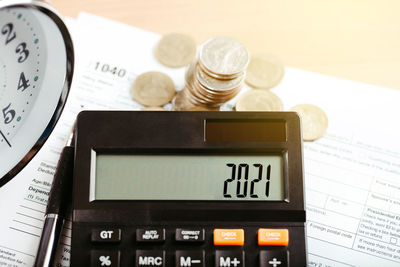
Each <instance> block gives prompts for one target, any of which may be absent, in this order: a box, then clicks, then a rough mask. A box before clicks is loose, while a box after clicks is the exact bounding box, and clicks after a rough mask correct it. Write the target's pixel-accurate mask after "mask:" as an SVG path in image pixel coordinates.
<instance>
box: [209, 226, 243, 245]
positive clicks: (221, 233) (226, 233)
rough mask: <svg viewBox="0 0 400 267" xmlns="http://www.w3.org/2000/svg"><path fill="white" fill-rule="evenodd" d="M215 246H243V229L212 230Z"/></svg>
mask: <svg viewBox="0 0 400 267" xmlns="http://www.w3.org/2000/svg"><path fill="white" fill-rule="evenodd" d="M214 245H215V246H243V245H244V230H243V229H214Z"/></svg>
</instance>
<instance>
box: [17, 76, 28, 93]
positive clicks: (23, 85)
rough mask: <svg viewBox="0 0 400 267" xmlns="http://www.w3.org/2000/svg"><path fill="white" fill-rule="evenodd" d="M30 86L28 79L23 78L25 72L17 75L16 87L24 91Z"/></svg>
mask: <svg viewBox="0 0 400 267" xmlns="http://www.w3.org/2000/svg"><path fill="white" fill-rule="evenodd" d="M29 86H30V84H29V80H27V79H26V78H25V74H24V73H23V72H21V75H19V82H18V89H17V90H19V89H22V92H23V91H25V89H26V88H28V87H29Z"/></svg>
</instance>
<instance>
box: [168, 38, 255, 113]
mask: <svg viewBox="0 0 400 267" xmlns="http://www.w3.org/2000/svg"><path fill="white" fill-rule="evenodd" d="M248 63H249V52H248V51H247V48H246V47H245V46H244V45H243V44H242V43H240V42H239V41H237V40H235V39H233V38H228V37H214V38H212V39H210V40H208V41H207V42H205V43H204V44H203V45H202V47H201V49H200V55H199V57H198V60H197V61H195V62H193V63H192V64H191V65H190V66H189V68H188V69H187V71H186V75H185V79H186V86H185V88H184V92H182V93H181V94H178V95H177V97H176V99H175V101H174V109H175V110H191V109H193V108H192V107H193V106H202V107H205V108H207V109H218V108H219V106H220V105H221V104H223V103H225V102H227V101H229V100H230V99H232V98H234V97H235V96H236V95H237V94H238V93H239V91H240V90H241V88H242V86H243V82H244V79H245V76H246V68H247V65H248Z"/></svg>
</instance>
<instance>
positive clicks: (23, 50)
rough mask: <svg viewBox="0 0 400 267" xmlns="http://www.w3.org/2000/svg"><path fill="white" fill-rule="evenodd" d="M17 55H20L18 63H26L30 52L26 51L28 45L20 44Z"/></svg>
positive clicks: (16, 51) (16, 50)
mask: <svg viewBox="0 0 400 267" xmlns="http://www.w3.org/2000/svg"><path fill="white" fill-rule="evenodd" d="M15 53H19V55H20V57H19V58H18V62H19V63H22V62H24V61H25V60H26V59H27V58H28V56H29V50H28V49H26V43H20V44H19V45H18V46H17V48H16V49H15Z"/></svg>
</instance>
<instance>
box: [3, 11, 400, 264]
mask: <svg viewBox="0 0 400 267" xmlns="http://www.w3.org/2000/svg"><path fill="white" fill-rule="evenodd" d="M73 26H74V27H73V28H72V31H73V37H74V39H75V45H76V70H75V76H74V81H73V84H72V88H71V92H70V95H69V98H68V101H67V104H66V107H65V109H64V111H63V114H62V116H61V118H60V120H59V122H58V124H57V127H56V129H55V130H54V131H53V133H52V135H51V137H50V138H49V139H48V141H47V142H46V144H45V146H44V147H43V148H42V149H41V151H40V152H39V153H38V154H37V155H36V156H35V158H34V159H33V160H32V161H31V162H30V163H29V165H28V166H27V167H26V168H25V169H24V170H23V171H22V172H21V173H20V174H18V176H17V177H16V178H14V179H13V180H12V181H11V182H9V183H8V184H7V185H5V186H3V187H2V188H0V211H1V215H0V218H1V220H0V233H1V234H0V267H1V266H32V265H33V263H34V259H35V255H36V251H37V248H38V244H39V240H40V235H41V230H42V227H43V222H44V211H45V207H46V204H47V198H48V194H49V190H50V187H51V183H52V179H53V175H54V172H55V166H56V164H57V160H58V158H59V154H60V151H61V149H62V147H63V146H64V144H65V141H66V139H67V137H68V135H69V133H70V131H71V127H72V124H73V122H74V120H75V118H76V115H77V114H78V113H79V112H80V111H82V110H115V109H119V110H138V109H141V108H142V106H141V105H140V104H138V103H137V102H135V101H133V100H132V99H131V97H130V86H131V84H132V82H133V80H134V79H135V77H136V76H137V75H139V74H141V73H143V72H146V71H161V72H164V73H166V74H168V75H169V76H170V77H171V78H172V79H173V80H174V82H175V84H176V87H177V90H182V89H183V87H184V71H185V70H184V68H179V69H171V68H168V67H165V66H163V65H161V64H160V63H159V62H158V61H157V60H156V59H155V57H154V53H153V50H154V47H155V45H156V43H157V41H158V40H159V38H160V35H158V34H155V33H151V32H148V31H144V30H141V29H137V28H134V27H131V26H127V25H123V24H121V23H117V22H113V21H110V20H108V19H104V18H100V17H97V16H94V15H90V14H87V13H82V14H80V16H79V17H78V19H77V20H76V21H75V24H74V25H73ZM285 72H286V73H285V77H284V79H283V81H282V82H281V83H280V84H279V85H278V86H277V87H276V88H274V89H272V91H273V92H274V93H276V94H277V95H278V96H279V97H280V98H281V99H282V101H283V103H284V107H285V110H288V109H289V108H290V107H292V106H294V105H296V104H303V103H310V104H315V105H318V106H320V107H321V108H322V109H324V110H325V111H326V113H327V115H328V118H329V128H328V132H327V134H326V135H325V136H324V137H323V138H321V139H319V140H317V141H315V142H307V143H304V147H303V148H304V169H305V186H306V190H305V191H306V208H307V242H308V266H339V267H341V266H400V142H399V141H398V137H399V136H400V125H399V123H398V116H399V115H400V105H399V103H400V91H396V90H391V89H386V88H381V87H376V86H371V85H367V84H362V83H358V82H352V81H347V80H341V79H337V78H332V77H328V76H325V75H320V74H315V73H311V72H307V71H302V70H298V69H293V68H286V69H285ZM246 90H250V88H248V87H247V86H245V88H244V89H243V91H242V92H244V91H246ZM236 99H237V98H235V99H233V100H231V101H230V102H228V103H226V104H224V106H223V107H222V110H231V109H232V107H233V106H234V104H235V102H236ZM165 108H166V109H171V106H170V104H168V105H166V106H165ZM132 127H135V125H132ZM70 237H71V222H70V221H68V224H67V227H66V229H65V231H64V234H63V240H62V242H61V244H60V246H59V254H58V261H57V265H56V266H69V257H70V241H71V240H70ZM289 242H290V241H289Z"/></svg>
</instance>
